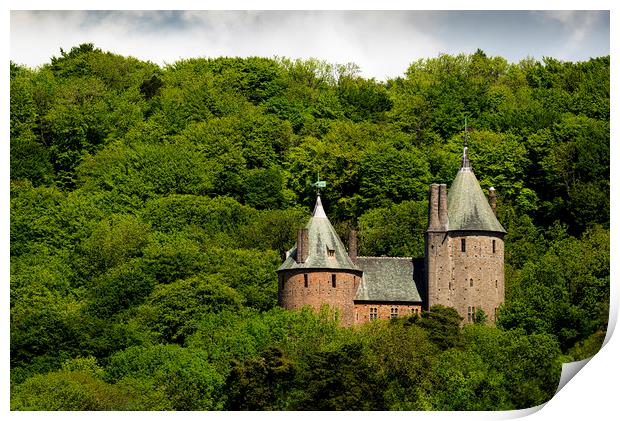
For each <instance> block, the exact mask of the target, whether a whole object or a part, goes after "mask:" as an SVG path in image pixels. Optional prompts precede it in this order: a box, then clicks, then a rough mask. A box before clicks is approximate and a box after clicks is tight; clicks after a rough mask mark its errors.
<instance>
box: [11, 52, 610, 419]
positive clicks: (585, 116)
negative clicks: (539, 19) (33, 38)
mask: <svg viewBox="0 0 620 421" xmlns="http://www.w3.org/2000/svg"><path fill="white" fill-rule="evenodd" d="M609 65H610V60H609V56H607V57H598V58H592V59H590V60H588V61H585V62H578V63H572V62H563V61H558V60H556V59H553V58H545V59H543V60H542V61H537V60H534V59H525V60H523V61H521V62H519V63H516V64H510V63H508V62H507V61H506V60H505V59H504V58H502V57H489V56H487V55H485V53H484V52H482V51H480V50H478V51H477V52H476V53H474V54H471V55H465V54H461V55H456V56H454V55H440V56H438V57H434V58H429V59H424V60H419V61H415V62H413V63H412V64H411V65H410V67H409V68H408V69H407V71H406V72H405V74H403V75H402V76H401V77H397V78H395V79H390V80H387V81H386V82H381V81H377V80H375V79H366V78H363V77H361V76H359V69H358V68H357V67H356V66H355V65H353V64H347V65H335V64H329V63H326V62H323V61H319V60H303V61H302V60H291V59H287V58H260V57H252V58H225V57H222V58H209V59H207V58H195V59H187V60H180V61H177V62H175V63H172V64H167V65H165V66H158V65H155V64H153V63H150V62H145V61H140V60H138V59H135V58H132V57H124V56H120V55H116V54H112V53H109V52H104V51H101V50H100V49H97V48H95V46H93V45H92V44H83V45H80V46H77V47H74V48H72V49H71V50H70V51H68V52H66V51H62V50H61V51H60V55H59V56H58V57H52V58H51V60H50V62H49V63H47V64H45V65H43V66H41V67H39V68H36V69H31V68H28V67H25V66H22V65H19V64H16V63H11V65H10V78H11V80H10V101H11V108H10V119H11V123H10V135H11V138H10V151H11V172H10V176H11V196H10V218H11V220H10V226H11V230H10V256H11V267H10V281H11V298H10V307H11V329H10V347H11V408H12V409H14V410H223V409H228V410H307V409H314V410H322V409H330V410H387V409H390V410H478V409H483V410H494V409H516V408H525V407H530V406H534V405H538V404H541V403H543V402H545V401H547V400H548V399H550V398H551V397H552V396H553V393H554V392H555V390H556V387H557V384H558V380H559V375H560V371H561V363H563V362H569V361H573V360H578V359H583V358H586V357H589V356H591V355H593V354H594V353H595V352H596V351H597V350H598V349H599V348H600V346H601V344H602V342H603V338H604V336H605V332H606V326H607V318H608V310H609V305H608V303H609V259H610V251H609V241H610V240H609V159H610V152H609V144H610V125H609V115H610V108H609V107H610V105H609V104H610V101H609V74H610V73H609V72H610V70H609V69H610V68H609ZM465 117H467V118H468V124H469V127H470V131H469V151H470V159H471V162H472V167H473V169H474V171H475V173H476V176H477V177H478V180H479V181H480V184H481V186H482V188H483V189H485V190H486V189H488V188H489V187H490V186H494V187H495V188H496V190H497V195H498V218H499V220H500V222H501V223H502V225H503V226H504V227H505V228H506V230H507V232H508V234H507V236H506V238H505V241H506V303H505V305H504V306H503V307H502V308H501V309H500V312H499V315H498V321H497V323H496V325H492V324H486V323H484V319H485V318H486V316H485V315H483V314H479V315H478V316H479V317H478V323H476V324H473V325H467V326H465V327H460V318H459V316H458V314H457V313H456V312H455V311H454V310H453V309H451V308H446V307H433V308H431V309H430V311H428V312H424V313H423V314H422V315H421V316H420V317H417V316H411V317H402V318H398V319H393V320H378V321H376V322H373V323H369V324H367V325H364V326H361V327H355V328H342V327H339V325H338V323H337V321H335V320H333V317H332V315H331V313H330V312H329V311H327V309H325V310H324V311H322V312H320V313H319V314H316V313H313V312H312V311H309V310H304V311H298V312H290V311H285V310H283V309H280V308H279V307H278V306H277V276H276V272H275V270H276V269H277V268H278V266H279V264H280V263H281V261H282V258H283V256H284V253H285V252H286V250H287V249H288V248H290V247H291V246H292V245H293V244H294V242H295V231H296V229H297V228H298V227H299V226H301V225H302V224H304V223H305V221H306V220H307V218H308V217H309V216H310V211H311V209H310V207H311V206H312V205H313V203H314V200H315V197H316V189H315V187H313V183H314V182H315V181H316V179H317V175H319V176H320V178H321V179H323V180H326V181H327V187H326V188H325V189H324V191H323V192H322V198H323V204H324V205H325V208H326V211H327V214H328V216H329V218H330V220H331V221H332V223H334V226H335V227H336V229H337V231H338V232H339V234H340V235H341V236H342V237H343V238H345V236H346V234H347V232H348V231H349V230H350V229H351V228H355V229H357V230H358V232H359V249H360V254H361V255H375V256H381V255H388V256H414V257H418V256H422V255H423V245H424V230H425V229H426V222H427V221H426V218H427V192H428V185H429V183H431V182H444V183H450V182H451V181H452V179H453V178H454V176H455V174H456V172H457V170H458V168H459V164H460V155H461V152H462V145H463V129H464V119H465Z"/></svg>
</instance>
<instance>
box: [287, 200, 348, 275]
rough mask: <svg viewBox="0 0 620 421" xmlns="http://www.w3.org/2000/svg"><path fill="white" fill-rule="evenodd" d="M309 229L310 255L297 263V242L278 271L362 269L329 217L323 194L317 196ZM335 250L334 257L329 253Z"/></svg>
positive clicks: (307, 225)
mask: <svg viewBox="0 0 620 421" xmlns="http://www.w3.org/2000/svg"><path fill="white" fill-rule="evenodd" d="M306 228H307V229H308V257H307V259H306V261H305V262H304V263H297V261H296V260H295V259H296V257H297V244H295V245H294V246H293V248H292V249H290V250H289V251H288V252H287V258H286V260H285V261H284V263H282V265H281V266H280V268H279V269H278V271H281V270H292V269H339V270H357V271H359V270H360V269H359V268H358V267H357V266H355V264H353V262H352V261H351V258H349V255H348V253H347V250H346V249H345V247H344V244H342V241H340V237H338V234H336V231H335V230H334V227H332V224H331V223H330V222H329V219H327V215H326V214H325V210H324V209H323V204H322V203H321V196H317V199H316V205H315V206H314V212H313V213H312V218H310V220H309V221H308V223H307V224H306ZM328 250H333V257H330V256H329V255H328Z"/></svg>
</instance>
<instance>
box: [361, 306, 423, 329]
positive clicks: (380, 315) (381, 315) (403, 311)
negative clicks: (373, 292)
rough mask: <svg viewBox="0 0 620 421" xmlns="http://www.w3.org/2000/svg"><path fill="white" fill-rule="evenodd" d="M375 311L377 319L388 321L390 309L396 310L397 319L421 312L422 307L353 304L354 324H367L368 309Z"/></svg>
mask: <svg viewBox="0 0 620 421" xmlns="http://www.w3.org/2000/svg"><path fill="white" fill-rule="evenodd" d="M371 308H376V309H377V319H389V318H391V317H392V309H393V308H397V309H398V317H402V316H409V315H411V314H415V313H418V314H420V313H421V312H422V305H419V304H418V305H405V304H385V303H382V304H373V303H364V304H359V303H357V304H355V309H354V311H355V322H354V323H355V324H362V323H367V322H369V321H370V309H371Z"/></svg>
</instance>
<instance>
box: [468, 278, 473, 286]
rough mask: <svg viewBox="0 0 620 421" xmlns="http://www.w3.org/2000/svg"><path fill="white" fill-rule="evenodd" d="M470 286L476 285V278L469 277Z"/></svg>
mask: <svg viewBox="0 0 620 421" xmlns="http://www.w3.org/2000/svg"><path fill="white" fill-rule="evenodd" d="M469 286H470V287H473V286H474V279H473V278H470V279H469Z"/></svg>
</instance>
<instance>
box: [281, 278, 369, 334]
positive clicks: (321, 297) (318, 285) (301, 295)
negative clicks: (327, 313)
mask: <svg viewBox="0 0 620 421" xmlns="http://www.w3.org/2000/svg"><path fill="white" fill-rule="evenodd" d="M333 276H335V286H334V284H333V283H332V281H333ZM278 278H279V279H278V281H279V288H278V290H279V294H278V302H279V304H280V306H282V307H284V308H285V309H287V310H293V309H300V308H302V307H303V306H305V305H309V306H311V307H312V308H314V309H315V310H320V308H321V306H322V305H324V304H327V305H328V306H329V307H332V308H334V309H337V310H338V311H339V313H340V320H341V323H342V325H343V326H351V325H353V324H354V323H355V312H354V304H353V299H354V298H355V295H356V293H357V289H358V287H359V285H360V282H361V273H351V272H344V271H324V270H321V271H312V270H308V271H292V272H288V273H282V272H281V273H280V274H279V275H278ZM306 285H307V286H306Z"/></svg>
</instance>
